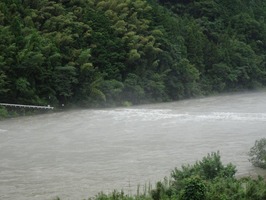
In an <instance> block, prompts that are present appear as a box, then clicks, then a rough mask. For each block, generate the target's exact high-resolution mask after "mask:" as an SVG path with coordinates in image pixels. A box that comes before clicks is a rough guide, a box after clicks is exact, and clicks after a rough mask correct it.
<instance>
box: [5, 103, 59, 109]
mask: <svg viewBox="0 0 266 200" xmlns="http://www.w3.org/2000/svg"><path fill="white" fill-rule="evenodd" d="M0 106H8V107H20V108H36V109H54V107H51V106H50V105H48V106H34V105H22V104H11V103H0Z"/></svg>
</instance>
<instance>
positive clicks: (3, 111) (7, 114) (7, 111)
mask: <svg viewBox="0 0 266 200" xmlns="http://www.w3.org/2000/svg"><path fill="white" fill-rule="evenodd" d="M253 92H266V87H263V88H259V89H256V90H241V91H234V92H224V93H213V94H211V95H207V96H196V97H193V98H192V97H191V98H187V99H181V100H179V101H186V100H189V99H190V100H193V99H199V98H208V97H216V96H225V95H238V94H243V93H253ZM172 102H176V101H172ZM154 103H166V102H154V101H153V102H145V103H142V104H133V103H132V102H128V101H127V102H124V103H122V104H121V105H120V106H114V105H105V106H99V105H97V106H90V107H84V106H78V105H74V104H69V105H66V106H62V105H61V106H60V107H58V106H56V107H55V109H53V110H39V109H28V108H8V107H4V106H0V120H4V119H8V118H14V117H20V116H31V115H39V114H46V113H54V112H62V111H69V110H75V109H82V108H83V109H88V108H91V109H94V108H97V109H103V108H121V107H131V106H142V105H149V104H154Z"/></svg>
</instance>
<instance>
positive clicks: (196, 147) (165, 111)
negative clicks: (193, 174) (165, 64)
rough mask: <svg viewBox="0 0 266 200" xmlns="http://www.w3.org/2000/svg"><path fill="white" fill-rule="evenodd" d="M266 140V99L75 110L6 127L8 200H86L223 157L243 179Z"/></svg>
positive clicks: (0, 132) (3, 151)
mask: <svg viewBox="0 0 266 200" xmlns="http://www.w3.org/2000/svg"><path fill="white" fill-rule="evenodd" d="M262 137H266V92H265V91H262V92H248V93H242V94H230V95H229V94H227V95H221V96H215V97H208V98H200V99H193V100H184V101H179V102H172V103H162V104H152V105H143V106H136V107H130V108H116V109H98V110H74V111H68V112H61V113H52V114H45V115H39V116H31V117H19V118H15V119H9V120H5V121H1V122H0V199H5V200H11V199H12V200H33V199H42V200H43V199H44V200H45V199H47V200H52V199H54V198H55V197H56V196H59V197H61V198H62V199H64V200H65V199H77V200H78V199H84V198H88V197H91V196H94V195H96V194H97V193H98V192H100V191H104V192H107V193H108V192H111V191H112V190H114V189H118V190H121V189H123V190H124V191H125V192H126V193H134V192H135V191H136V190H137V185H140V188H144V185H145V184H146V185H148V184H149V183H151V184H153V185H154V183H155V182H156V181H158V180H162V179H163V178H164V177H165V176H169V175H170V173H171V170H172V169H174V167H180V166H181V165H182V164H188V163H189V164H192V163H194V162H195V161H196V160H200V159H201V158H202V157H203V156H205V155H207V154H208V153H210V152H216V151H218V150H219V151H220V154H221V156H222V161H223V162H224V164H226V163H229V162H232V163H233V164H235V165H236V166H237V169H238V172H237V175H238V176H246V175H256V174H263V175H265V174H266V173H265V171H263V170H258V169H256V168H254V167H253V166H252V165H251V164H250V163H249V161H248V155H247V152H248V151H249V149H250V148H251V147H252V146H253V145H254V142H255V140H256V139H260V138H262Z"/></svg>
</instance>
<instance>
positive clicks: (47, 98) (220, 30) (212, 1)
mask: <svg viewBox="0 0 266 200" xmlns="http://www.w3.org/2000/svg"><path fill="white" fill-rule="evenodd" d="M265 18H266V2H265V1H263V0H256V1H251V0H242V1H229V0H220V1H218V0H180V1H174V0H51V1H50V0H34V1H31V0H1V2H0V102H7V103H22V104H36V105H47V104H49V105H53V106H58V105H61V104H65V105H72V104H76V105H79V106H86V107H90V106H119V105H123V104H139V103H146V102H161V101H171V100H178V99H183V98H189V97H194V96H199V95H208V94H212V93H217V92H226V91H236V90H243V89H256V88H259V87H262V86H264V85H265V84H266V57H265V56H266V22H265Z"/></svg>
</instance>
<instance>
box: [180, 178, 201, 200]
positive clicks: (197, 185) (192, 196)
mask: <svg viewBox="0 0 266 200" xmlns="http://www.w3.org/2000/svg"><path fill="white" fill-rule="evenodd" d="M182 199H183V200H205V199H206V186H205V184H204V183H203V180H201V179H200V178H198V177H193V178H189V179H187V180H186V183H185V188H184V193H183V195H182Z"/></svg>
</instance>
